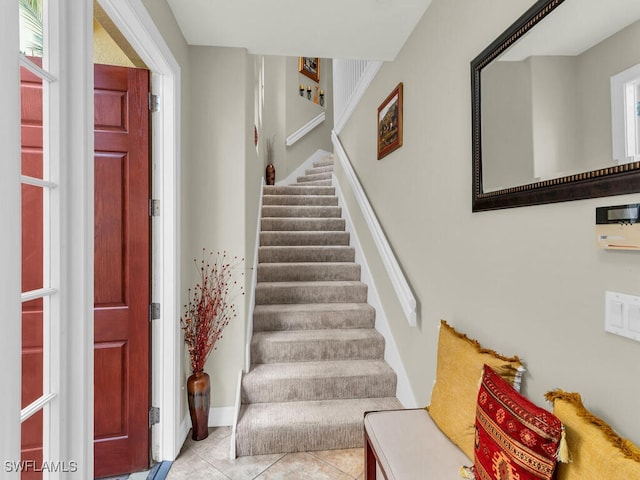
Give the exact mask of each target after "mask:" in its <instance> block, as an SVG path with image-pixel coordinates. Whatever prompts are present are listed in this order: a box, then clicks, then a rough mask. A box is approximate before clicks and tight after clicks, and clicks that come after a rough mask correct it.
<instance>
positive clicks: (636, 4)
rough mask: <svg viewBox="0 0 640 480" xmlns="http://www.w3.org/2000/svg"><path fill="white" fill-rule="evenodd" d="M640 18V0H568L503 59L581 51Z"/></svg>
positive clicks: (515, 45) (511, 59)
mask: <svg viewBox="0 0 640 480" xmlns="http://www.w3.org/2000/svg"><path fill="white" fill-rule="evenodd" d="M577 18H579V19H580V21H579V22H578V21H576V19H577ZM638 19H640V1H638V0H607V1H605V2H603V1H602V0H570V1H565V2H564V3H562V4H561V5H560V6H558V7H557V9H556V10H554V11H553V13H551V14H550V15H549V16H548V17H546V18H545V19H544V20H542V21H541V22H540V23H538V24H537V25H536V26H535V28H533V29H531V30H530V31H529V32H528V33H527V34H526V35H524V36H523V37H522V38H520V39H519V40H518V41H517V42H516V43H515V44H514V45H513V46H512V47H510V48H509V49H508V50H507V51H506V52H505V53H504V54H503V55H502V56H501V57H500V60H501V61H522V60H524V59H526V58H528V57H530V56H542V55H571V56H574V55H580V54H581V53H582V52H584V51H586V50H588V49H589V48H591V47H593V46H594V45H597V44H598V43H600V42H602V41H603V40H604V39H606V38H608V37H609V36H611V35H613V34H615V33H616V32H618V31H620V30H622V29H623V28H625V27H627V26H628V25H630V24H632V23H634V22H637V21H638Z"/></svg>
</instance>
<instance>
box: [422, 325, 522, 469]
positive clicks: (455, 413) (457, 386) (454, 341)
mask: <svg viewBox="0 0 640 480" xmlns="http://www.w3.org/2000/svg"><path fill="white" fill-rule="evenodd" d="M485 364H486V365H489V366H490V367H491V368H493V370H494V371H496V372H497V373H498V374H499V375H500V376H501V377H502V378H504V379H505V380H506V381H507V382H509V384H511V385H513V386H514V387H515V388H516V390H519V386H520V378H521V375H522V372H523V371H524V368H523V366H522V362H521V361H520V359H519V358H518V357H504V356H502V355H500V354H498V353H496V352H494V351H493V350H488V349H486V348H483V347H482V346H481V345H480V344H479V343H478V341H477V340H473V339H471V338H469V337H467V336H466V335H464V334H463V333H459V332H457V331H456V330H455V329H454V328H453V327H451V326H449V324H447V322H445V321H444V320H442V321H441V322H440V334H439V337H438V359H437V367H436V383H435V385H434V386H433V392H432V393H431V404H430V405H429V406H428V407H427V410H428V411H429V414H430V415H431V418H433V421H434V422H435V423H436V425H438V427H439V428H440V430H442V432H443V433H444V434H445V435H446V436H447V437H449V439H450V440H451V441H452V442H453V443H455V444H456V445H457V446H458V447H460V449H461V450H462V451H463V452H464V453H465V455H466V456H467V457H469V458H470V459H473V455H474V440H475V421H476V402H477V398H478V389H479V387H480V380H481V378H482V370H483V367H484V365H485Z"/></svg>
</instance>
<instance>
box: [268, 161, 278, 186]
mask: <svg viewBox="0 0 640 480" xmlns="http://www.w3.org/2000/svg"><path fill="white" fill-rule="evenodd" d="M266 176H267V185H275V184H276V167H274V166H273V165H272V164H269V165H267V171H266Z"/></svg>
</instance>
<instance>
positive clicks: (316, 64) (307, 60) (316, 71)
mask: <svg viewBox="0 0 640 480" xmlns="http://www.w3.org/2000/svg"><path fill="white" fill-rule="evenodd" d="M298 72H299V73H301V74H303V75H305V76H306V77H309V78H310V79H311V80H313V81H314V82H316V83H319V82H320V59H319V58H318V57H300V58H299V59H298Z"/></svg>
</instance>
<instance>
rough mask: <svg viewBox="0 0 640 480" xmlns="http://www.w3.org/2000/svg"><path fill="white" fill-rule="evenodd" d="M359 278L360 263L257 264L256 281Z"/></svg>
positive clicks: (308, 280)
mask: <svg viewBox="0 0 640 480" xmlns="http://www.w3.org/2000/svg"><path fill="white" fill-rule="evenodd" d="M329 280H360V265H359V264H357V263H345V264H335V263H333V264H318V265H316V264H309V263H306V264H299V263H294V264H281V263H261V264H259V265H258V282H310V281H329Z"/></svg>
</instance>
